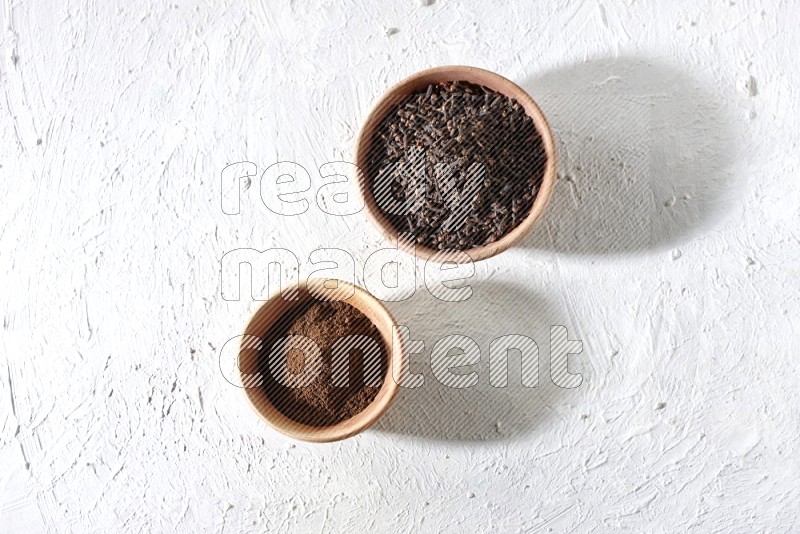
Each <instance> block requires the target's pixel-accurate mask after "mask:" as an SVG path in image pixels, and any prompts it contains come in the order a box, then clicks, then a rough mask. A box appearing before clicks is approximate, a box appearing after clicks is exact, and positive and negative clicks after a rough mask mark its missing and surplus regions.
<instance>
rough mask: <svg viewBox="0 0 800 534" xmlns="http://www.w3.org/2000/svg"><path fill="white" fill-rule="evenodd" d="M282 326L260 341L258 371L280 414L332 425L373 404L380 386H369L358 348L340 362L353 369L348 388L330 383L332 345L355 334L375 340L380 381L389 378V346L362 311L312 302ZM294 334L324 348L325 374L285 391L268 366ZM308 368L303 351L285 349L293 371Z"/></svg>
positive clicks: (340, 304)
mask: <svg viewBox="0 0 800 534" xmlns="http://www.w3.org/2000/svg"><path fill="white" fill-rule="evenodd" d="M279 323H280V324H279V325H278V326H277V327H273V328H271V329H270V331H269V333H268V334H267V335H266V336H264V337H263V338H262V350H261V354H260V360H259V361H260V366H259V367H260V372H261V375H262V376H263V377H264V378H265V380H264V384H263V386H262V387H264V388H265V392H266V394H267V397H268V398H269V400H270V402H271V403H272V404H273V405H274V406H275V407H276V408H277V409H278V410H279V411H280V412H281V413H283V414H284V415H286V416H287V417H289V418H290V419H293V420H295V421H298V422H300V423H304V424H307V425H312V426H330V425H333V424H336V423H339V422H341V421H344V420H346V419H349V418H351V417H353V416H354V415H356V414H358V413H360V412H361V411H363V410H364V409H365V408H366V407H367V406H368V405H369V404H370V403H371V402H372V401H373V400H375V397H376V396H377V395H378V391H379V390H380V386H379V385H378V386H371V385H368V384H366V383H365V363H366V362H365V361H364V355H365V351H363V350H361V349H360V348H357V347H356V348H352V349H350V350H349V351H348V353H347V355H346V356H345V357H344V358H341V359H339V360H336V361H337V362H344V363H347V364H348V365H349V368H348V376H347V378H348V379H347V385H346V386H344V387H342V386H339V385H335V384H334V383H333V380H332V373H333V367H334V365H333V363H334V358H333V357H332V352H333V350H332V349H333V347H334V344H335V343H336V342H337V341H338V340H339V339H341V338H342V337H345V336H353V335H359V336H367V337H369V338H370V339H373V340H375V342H376V343H377V347H378V351H377V352H372V353H371V357H372V358H377V365H378V367H377V369H378V373H379V375H378V376H379V377H380V378H381V379H382V378H383V377H384V376H385V375H386V370H387V365H388V363H387V362H388V351H387V348H386V344H385V342H384V341H383V338H382V336H381V335H380V332H379V331H378V329H377V327H376V326H375V325H374V324H373V323H372V321H370V320H369V319H368V318H367V317H366V316H365V315H364V314H363V313H361V312H360V311H359V310H358V309H356V308H355V307H353V306H351V305H350V304H348V303H346V302H342V301H317V300H313V299H312V300H309V301H307V302H306V303H304V304H301V305H299V306H297V307H295V308H293V309H292V310H290V312H288V313H287V314H286V315H285V316H284V317H283V318H282V320H281V321H280V322H279ZM291 335H302V336H305V337H307V338H309V339H311V340H312V341H314V342H315V343H316V344H317V346H318V347H319V348H320V350H321V361H322V365H321V372H320V373H319V375H318V376H317V378H316V379H314V380H313V381H312V382H310V383H309V384H308V385H306V386H304V387H287V386H286V385H284V384H283V383H281V382H280V381H279V380H277V379H276V377H275V376H273V373H272V372H271V371H270V368H269V365H268V358H269V357H270V354H271V351H272V350H273V347H274V345H275V343H276V342H277V341H279V340H281V339H284V338H285V337H286V336H291ZM372 361H373V362H374V360H372ZM305 365H306V361H305V355H304V352H303V351H301V350H298V349H289V350H288V351H286V369H287V371H288V372H289V373H292V374H299V373H302V372H303V370H304V369H305ZM371 369H373V370H375V369H376V368H375V367H374V366H373V367H371Z"/></svg>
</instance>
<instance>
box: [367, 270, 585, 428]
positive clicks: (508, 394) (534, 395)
mask: <svg viewBox="0 0 800 534" xmlns="http://www.w3.org/2000/svg"><path fill="white" fill-rule="evenodd" d="M473 291H474V293H473V295H472V296H471V297H470V298H469V299H468V300H466V301H464V302H458V303H454V302H444V301H440V300H438V299H436V298H435V297H433V296H432V295H431V294H430V293H428V292H427V291H422V292H418V293H417V294H416V295H414V296H413V297H412V298H410V299H408V300H407V301H402V302H396V303H391V304H390V306H389V307H390V308H391V309H392V313H393V314H394V315H395V317H397V318H398V319H399V321H400V324H401V325H404V326H407V327H408V328H409V330H410V335H411V338H412V339H413V340H423V341H424V342H425V349H424V351H422V352H421V353H419V354H416V355H410V361H411V371H412V372H413V373H421V374H422V375H423V376H424V383H423V384H422V385H421V386H420V387H417V388H413V389H412V388H405V387H401V388H400V393H399V394H398V396H397V400H396V401H395V403H394V405H393V406H392V409H391V410H389V411H388V412H387V413H386V415H384V417H383V418H382V419H381V420H380V421H378V422H377V423H376V425H375V426H374V427H373V429H375V430H377V431H380V432H386V433H392V434H400V435H410V436H415V437H417V438H423V439H427V440H434V441H437V440H446V441H455V442H473V441H498V440H508V439H512V438H516V437H520V436H524V435H526V434H528V433H530V432H532V431H533V430H534V429H536V428H537V427H540V426H541V425H543V424H545V422H546V421H547V419H548V418H549V417H550V415H551V414H553V413H554V405H556V404H559V403H563V402H565V400H566V399H569V398H571V399H572V400H576V398H577V397H578V396H580V395H581V394H582V391H583V390H582V389H581V388H578V389H564V388H561V387H558V386H556V385H555V384H554V383H553V381H552V380H551V379H550V365H549V361H550V325H562V324H563V325H566V324H568V318H567V317H566V316H565V314H563V313H560V312H558V311H557V309H556V307H555V306H553V305H551V304H550V303H549V302H548V301H547V300H546V299H545V298H544V297H542V296H541V295H539V294H536V293H534V292H533V291H531V290H530V289H528V288H526V287H524V286H522V285H517V284H506V283H497V282H490V283H485V284H481V285H480V286H478V285H477V284H473ZM451 334H461V335H465V336H468V337H470V338H472V339H473V340H474V341H475V342H476V343H477V344H478V346H479V347H480V350H481V356H480V363H478V364H477V365H472V366H469V367H463V368H460V369H455V370H454V371H453V372H454V373H456V374H468V373H470V372H477V376H478V381H477V383H476V384H475V385H474V386H472V387H469V388H464V389H458V388H453V387H448V386H445V385H443V384H442V382H440V381H439V380H438V379H437V378H436V377H435V376H434V375H433V372H432V370H431V351H432V348H433V346H434V344H435V343H436V341H437V340H440V339H442V338H443V337H445V336H448V335H451ZM508 334H520V335H524V336H527V337H529V338H531V339H532V340H533V341H535V342H536V344H537V345H538V349H539V358H538V362H539V365H538V378H539V379H538V386H537V387H526V386H524V385H523V380H522V375H523V371H522V369H523V364H522V363H521V360H522V355H521V353H520V352H518V351H509V355H508V371H507V377H508V382H507V385H506V386H505V387H495V386H493V385H492V382H494V378H495V377H496V375H495V374H494V373H495V371H494V369H493V370H492V376H491V380H490V372H489V370H490V365H489V346H490V343H491V341H492V340H495V339H497V338H499V337H502V336H505V335H508ZM528 369H530V367H529V368H528Z"/></svg>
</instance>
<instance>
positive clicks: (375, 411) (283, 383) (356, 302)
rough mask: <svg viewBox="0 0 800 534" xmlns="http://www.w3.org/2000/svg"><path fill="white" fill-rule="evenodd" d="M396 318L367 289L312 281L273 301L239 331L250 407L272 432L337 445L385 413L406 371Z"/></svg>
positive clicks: (285, 291) (242, 371) (286, 290)
mask: <svg viewBox="0 0 800 534" xmlns="http://www.w3.org/2000/svg"><path fill="white" fill-rule="evenodd" d="M394 326H395V320H394V318H393V317H392V315H391V314H390V313H389V311H388V310H387V309H386V308H385V307H384V306H383V304H382V303H381V302H380V301H379V300H377V299H376V298H375V297H373V296H372V295H370V294H369V293H368V292H367V291H366V290H364V289H362V288H360V287H358V286H354V285H352V284H349V283H346V282H343V281H341V280H321V279H311V280H309V281H308V282H301V283H299V284H297V285H295V286H292V287H290V288H284V289H283V290H282V291H279V292H277V293H275V294H274V295H272V296H271V297H270V298H269V299H267V301H265V302H264V304H263V305H262V306H261V307H260V308H259V309H258V310H257V311H256V313H255V314H254V315H253V317H252V318H251V320H250V322H249V323H248V324H247V327H246V328H245V332H244V335H243V336H242V340H241V344H240V348H239V362H238V363H239V370H240V377H241V382H242V386H243V387H244V391H245V393H246V396H247V399H248V400H249V402H250V404H251V406H252V407H253V409H254V410H255V411H256V412H257V413H258V414H259V415H260V416H261V418H262V419H263V420H264V421H266V422H267V423H268V424H269V425H270V426H272V427H273V428H275V429H276V430H278V431H279V432H281V433H283V434H285V435H287V436H290V437H293V438H296V439H300V440H304V441H313V442H328V441H337V440H340V439H344V438H347V437H350V436H352V435H354V434H357V433H359V432H361V431H362V430H364V429H366V428H367V427H369V426H370V425H372V424H373V423H374V422H375V421H377V420H378V419H379V418H380V417H381V416H382V415H383V413H384V412H385V411H386V410H387V409H388V408H389V405H390V404H391V402H392V400H393V399H394V397H395V395H396V393H397V391H398V388H399V385H398V383H397V382H396V381H395V377H396V376H398V377H399V376H402V375H401V374H400V373H401V372H402V371H403V369H405V368H406V365H405V360H404V357H405V355H404V351H403V347H402V342H401V339H400V337H399V335H398V333H397V329H396V328H394Z"/></svg>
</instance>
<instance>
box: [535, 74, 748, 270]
mask: <svg viewBox="0 0 800 534" xmlns="http://www.w3.org/2000/svg"><path fill="white" fill-rule="evenodd" d="M523 87H525V89H526V90H528V91H529V92H530V94H531V95H533V96H534V97H535V98H536V99H537V101H538V102H540V104H541V107H542V109H543V110H544V113H545V114H546V115H547V117H548V119H549V121H550V124H551V127H552V128H553V131H554V133H555V136H556V139H557V144H556V146H557V151H558V154H559V177H558V180H557V183H556V190H555V194H554V195H553V200H552V205H551V207H550V210H548V213H547V214H546V215H545V218H544V220H543V221H542V224H541V225H539V227H538V228H537V229H536V230H535V231H534V232H532V233H531V234H529V235H528V236H527V238H526V239H525V241H524V242H523V246H525V247H527V248H531V249H540V250H542V249H544V250H553V251H556V252H560V253H567V254H570V253H571V254H585V255H601V254H622V253H627V252H637V251H645V250H648V249H664V248H667V247H669V246H675V245H676V244H678V243H679V242H681V241H682V240H685V239H687V238H689V237H690V236H691V235H692V234H694V233H698V232H705V231H707V230H708V229H709V228H711V227H712V226H713V225H714V224H715V223H717V222H718V221H719V220H720V219H721V218H722V217H723V216H724V215H725V214H726V213H727V212H728V211H729V209H730V207H731V205H732V204H733V203H734V202H735V201H736V200H737V199H738V197H739V196H740V187H739V186H738V184H737V183H735V181H734V179H733V176H732V175H733V173H732V171H731V170H730V169H731V165H732V163H733V160H734V159H735V157H736V146H735V143H734V136H733V135H732V132H731V121H730V120H729V118H728V116H727V113H726V107H725V104H726V103H722V102H719V101H718V100H716V99H714V98H712V97H711V95H710V94H709V93H707V92H706V91H705V90H704V89H703V88H702V87H701V85H700V84H699V83H698V82H696V81H695V80H693V79H691V78H690V77H688V76H686V75H685V74H683V73H682V72H680V71H678V70H676V69H674V68H672V67H669V66H667V65H663V64H661V63H658V62H654V61H648V60H644V59H637V58H615V59H606V60H598V61H589V62H585V63H581V64H577V65H572V66H570V67H567V68H563V69H559V70H555V71H552V72H548V73H545V74H544V75H542V76H538V77H536V78H535V79H531V80H529V81H527V82H526V83H525V84H523ZM734 96H735V95H734Z"/></svg>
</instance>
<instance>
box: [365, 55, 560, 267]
mask: <svg viewBox="0 0 800 534" xmlns="http://www.w3.org/2000/svg"><path fill="white" fill-rule="evenodd" d="M355 164H356V166H357V167H358V169H359V173H360V175H359V190H360V193H361V195H362V197H363V200H364V206H365V208H366V209H365V211H366V214H367V217H368V218H369V219H370V221H371V222H372V223H373V224H374V225H375V226H376V227H377V228H378V229H379V230H380V231H381V233H382V234H383V235H384V236H385V237H386V238H387V239H389V240H390V241H392V242H393V243H395V242H396V243H397V245H398V247H399V248H401V249H402V250H404V251H406V252H409V253H411V254H415V255H416V256H418V257H420V258H422V259H424V260H433V261H437V262H440V263H445V262H456V263H466V262H469V261H478V260H482V259H486V258H489V257H491V256H494V255H496V254H499V253H500V252H502V251H504V250H506V249H508V248H509V247H511V246H512V245H513V244H515V243H517V242H518V241H519V240H521V239H522V238H523V237H524V236H525V235H526V234H527V233H528V232H529V231H530V230H531V229H532V228H533V227H534V225H535V224H536V222H537V221H538V220H539V219H540V218H541V216H542V213H543V212H544V210H545V208H546V207H547V205H548V203H549V201H550V196H551V194H552V192H553V187H554V185H555V181H556V151H555V142H554V140H553V134H552V132H551V131H550V127H549V125H548V124H547V120H546V119H545V117H544V114H543V113H542V111H541V109H539V106H538V105H537V104H536V102H534V100H533V99H532V98H531V97H530V96H529V95H528V94H527V93H526V92H525V91H524V90H523V89H522V88H520V87H519V86H517V85H516V84H515V83H513V82H512V81H510V80H508V79H506V78H504V77H503V76H500V75H499V74H495V73H493V72H490V71H487V70H483V69H479V68H476V67H465V66H449V67H437V68H433V69H429V70H425V71H422V72H418V73H416V74H414V75H413V76H410V77H408V78H406V79H405V80H403V81H401V82H399V83H398V84H396V85H395V86H393V87H392V88H390V89H389V90H388V91H387V92H386V93H385V94H384V95H383V96H382V97H381V98H380V100H379V101H378V102H377V103H376V104H375V106H374V107H373V109H372V111H371V112H370V113H369V115H368V116H367V119H366V121H365V122H364V125H363V126H362V128H361V131H360V133H359V135H358V138H357V141H356V147H355Z"/></svg>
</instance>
